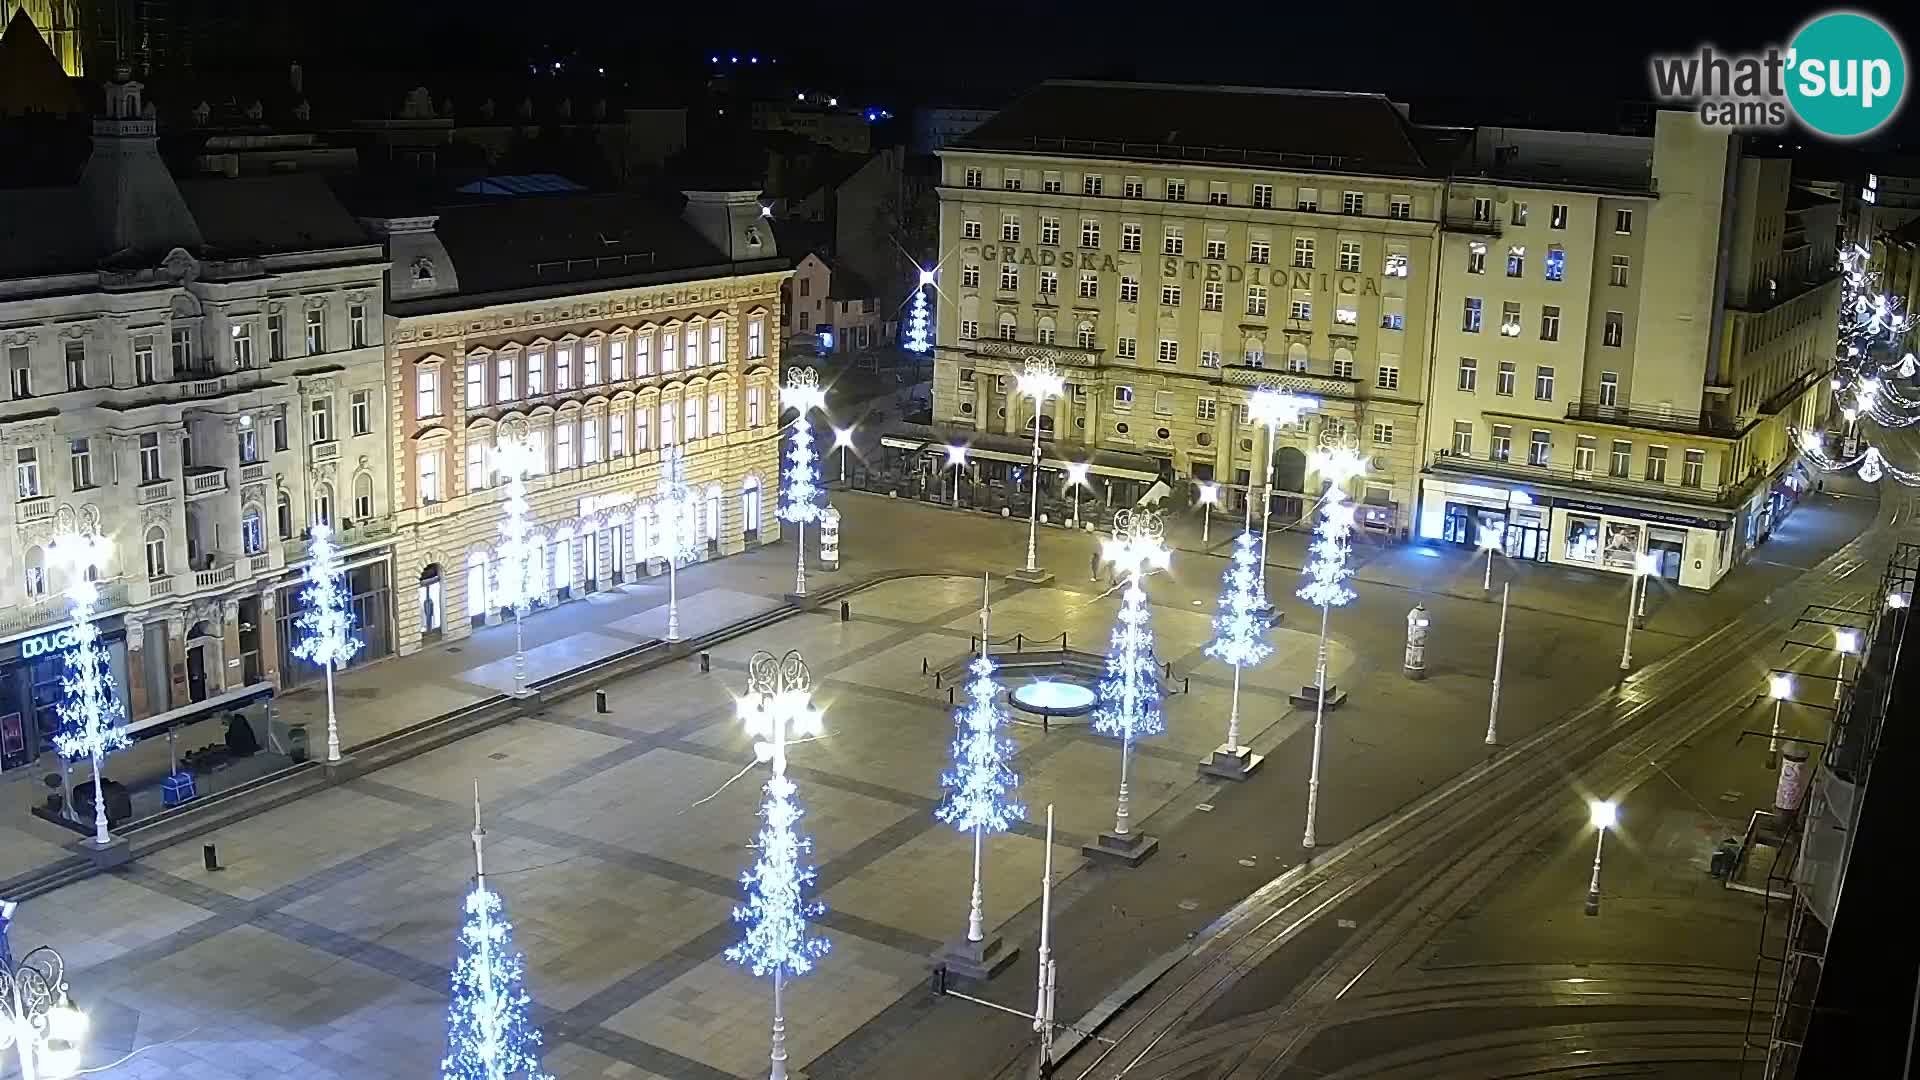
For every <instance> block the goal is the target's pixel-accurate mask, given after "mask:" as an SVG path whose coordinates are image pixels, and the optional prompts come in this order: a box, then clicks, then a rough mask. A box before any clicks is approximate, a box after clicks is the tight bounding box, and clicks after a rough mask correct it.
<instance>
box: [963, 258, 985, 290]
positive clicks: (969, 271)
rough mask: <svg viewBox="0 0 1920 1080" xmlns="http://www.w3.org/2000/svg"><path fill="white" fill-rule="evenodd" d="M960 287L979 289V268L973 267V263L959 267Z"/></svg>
mask: <svg viewBox="0 0 1920 1080" xmlns="http://www.w3.org/2000/svg"><path fill="white" fill-rule="evenodd" d="M960 287H961V288H963V289H977V288H979V287H980V267H978V266H976V265H974V264H973V263H967V264H966V265H964V266H962V267H960Z"/></svg>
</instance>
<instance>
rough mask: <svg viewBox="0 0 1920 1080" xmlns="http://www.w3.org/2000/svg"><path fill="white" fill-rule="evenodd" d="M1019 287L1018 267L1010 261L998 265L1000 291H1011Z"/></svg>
mask: <svg viewBox="0 0 1920 1080" xmlns="http://www.w3.org/2000/svg"><path fill="white" fill-rule="evenodd" d="M1019 287H1020V268H1019V267H1017V266H1015V265H1013V264H1012V263H1002V264H1001V266H1000V291H1002V292H1012V291H1013V290H1015V289H1018V288H1019Z"/></svg>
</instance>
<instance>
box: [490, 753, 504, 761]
mask: <svg viewBox="0 0 1920 1080" xmlns="http://www.w3.org/2000/svg"><path fill="white" fill-rule="evenodd" d="M487 758H488V759H489V760H491V761H505V760H507V755H506V754H505V753H497V754H488V755H487Z"/></svg>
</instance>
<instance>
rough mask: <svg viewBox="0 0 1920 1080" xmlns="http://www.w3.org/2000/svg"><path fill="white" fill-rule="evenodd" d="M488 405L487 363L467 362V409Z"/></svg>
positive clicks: (479, 361)
mask: <svg viewBox="0 0 1920 1080" xmlns="http://www.w3.org/2000/svg"><path fill="white" fill-rule="evenodd" d="M486 403H487V362H486V361H485V360H469V361H467V408H469V409H471V408H475V407H477V406H480V405H485V404H486Z"/></svg>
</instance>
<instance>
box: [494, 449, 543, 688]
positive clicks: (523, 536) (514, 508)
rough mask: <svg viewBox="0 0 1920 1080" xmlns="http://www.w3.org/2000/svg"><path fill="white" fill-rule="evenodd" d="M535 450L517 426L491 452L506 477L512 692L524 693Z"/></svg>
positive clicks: (503, 576)
mask: <svg viewBox="0 0 1920 1080" xmlns="http://www.w3.org/2000/svg"><path fill="white" fill-rule="evenodd" d="M536 455H537V451H536V450H535V449H534V447H533V443H532V441H531V440H529V439H528V438H527V432H526V425H525V424H522V423H516V424H515V425H514V426H513V427H512V429H510V430H509V431H508V433H507V436H506V437H505V438H503V439H501V440H500V442H499V444H498V445H496V446H495V447H494V450H493V472H494V475H495V476H504V477H506V478H507V498H506V505H505V506H504V507H502V511H503V512H504V513H505V515H506V517H505V518H504V519H503V520H502V521H501V522H500V536H501V539H502V542H501V544H500V569H499V572H498V573H499V581H500V592H501V599H502V600H504V601H505V602H506V603H507V605H508V606H509V607H511V608H513V693H514V696H515V697H524V696H525V695H526V693H527V652H526V648H525V645H524V643H523V642H522V640H521V633H520V627H521V618H522V617H523V616H524V615H525V614H526V611H527V607H528V605H530V604H531V603H532V602H533V583H532V582H530V581H529V580H528V578H530V577H532V576H533V551H532V545H530V544H529V543H528V542H527V533H528V532H529V530H530V526H529V525H528V522H527V514H528V511H529V509H530V507H529V506H528V505H527V476H528V474H530V473H532V472H533V471H534V466H535V461H536Z"/></svg>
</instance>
